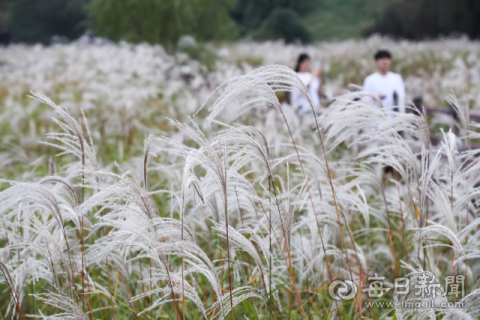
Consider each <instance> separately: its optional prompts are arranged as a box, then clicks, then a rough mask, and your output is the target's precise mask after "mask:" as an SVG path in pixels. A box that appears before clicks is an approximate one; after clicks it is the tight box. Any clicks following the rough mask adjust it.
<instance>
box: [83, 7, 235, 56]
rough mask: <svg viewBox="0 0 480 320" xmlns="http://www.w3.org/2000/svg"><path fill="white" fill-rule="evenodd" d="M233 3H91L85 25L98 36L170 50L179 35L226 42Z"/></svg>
mask: <svg viewBox="0 0 480 320" xmlns="http://www.w3.org/2000/svg"><path fill="white" fill-rule="evenodd" d="M232 3H233V0H142V1H138V0H92V1H91V3H90V5H89V6H88V13H89V25H90V27H91V28H92V29H93V31H94V32H95V33H96V34H98V35H99V36H105V37H108V38H110V39H112V40H115V41H118V40H126V41H129V42H134V43H138V42H143V41H146V42H149V43H162V44H164V45H166V46H167V47H172V46H173V45H175V43H176V42H177V41H178V39H179V38H180V37H181V36H182V35H187V34H188V35H192V36H194V37H195V38H196V39H198V40H200V41H205V40H228V39H231V38H233V37H234V36H235V24H234V22H233V21H232V20H231V18H230V16H229V14H228V12H229V10H230V8H231V5H232Z"/></svg>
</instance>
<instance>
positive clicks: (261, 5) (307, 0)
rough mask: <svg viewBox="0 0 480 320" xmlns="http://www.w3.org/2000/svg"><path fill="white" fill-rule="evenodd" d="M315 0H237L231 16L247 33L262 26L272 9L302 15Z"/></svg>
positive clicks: (312, 5)
mask: <svg viewBox="0 0 480 320" xmlns="http://www.w3.org/2000/svg"><path fill="white" fill-rule="evenodd" d="M317 2H318V1H315V0H238V1H237V3H236V5H235V7H234V8H233V9H232V11H231V16H232V18H233V19H234V20H235V21H236V22H237V23H238V24H239V25H240V26H241V27H242V32H243V33H244V34H248V33H250V32H252V31H254V30H256V29H258V28H260V27H261V26H262V24H263V23H264V21H265V19H267V17H269V16H270V15H271V14H272V13H273V11H274V10H276V9H279V8H288V9H291V10H293V11H294V12H296V13H297V14H300V15H303V14H305V13H307V12H308V11H309V10H310V9H312V8H314V7H315V6H317Z"/></svg>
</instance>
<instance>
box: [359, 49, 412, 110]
mask: <svg viewBox="0 0 480 320" xmlns="http://www.w3.org/2000/svg"><path fill="white" fill-rule="evenodd" d="M374 58H375V64H376V66H377V72H375V73H372V74H371V75H369V76H368V77H367V78H365V81H364V82H363V89H364V90H365V91H368V92H370V93H373V94H374V95H376V96H378V98H379V99H380V101H382V105H383V107H384V108H385V109H386V111H387V116H389V117H391V116H392V111H397V112H403V113H404V112H405V84H404V83H403V79H402V76H401V75H399V74H398V73H394V72H391V71H390V64H391V59H392V55H391V54H390V52H388V51H386V50H379V51H378V52H377V53H376V54H375V56H374Z"/></svg>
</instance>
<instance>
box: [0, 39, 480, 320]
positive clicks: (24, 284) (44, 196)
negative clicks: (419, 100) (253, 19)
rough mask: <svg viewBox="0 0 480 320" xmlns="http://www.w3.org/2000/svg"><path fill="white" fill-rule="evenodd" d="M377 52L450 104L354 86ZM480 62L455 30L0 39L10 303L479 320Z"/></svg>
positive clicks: (94, 312) (430, 96) (103, 314)
mask: <svg viewBox="0 0 480 320" xmlns="http://www.w3.org/2000/svg"><path fill="white" fill-rule="evenodd" d="M378 48H388V49H390V50H391V51H392V53H393V55H394V63H393V69H394V71H396V72H399V73H401V74H402V76H403V77H404V79H405V83H406V88H407V96H408V97H409V98H413V97H415V96H422V97H423V101H424V102H425V104H426V105H429V106H439V107H447V106H448V105H453V106H454V107H453V108H454V109H456V110H457V114H458V117H457V118H456V119H454V118H452V117H446V116H443V117H438V116H435V117H431V116H427V115H425V114H422V113H415V112H414V110H411V111H412V112H410V113H407V114H397V115H395V116H394V117H387V115H386V114H385V112H384V110H383V109H382V108H380V107H379V105H378V102H377V101H376V100H375V99H373V100H368V99H363V98H364V97H365V96H366V95H368V93H365V92H362V91H359V90H358V88H356V87H350V86H349V85H350V84H354V85H361V84H362V82H363V79H364V77H365V76H366V75H368V74H369V73H371V72H372V71H373V68H374V65H373V59H372V54H373V53H374V52H375V50H376V49H378ZM301 52H308V53H310V55H311V56H312V60H319V61H321V62H322V67H323V75H322V79H323V85H324V91H325V92H326V94H327V95H328V96H329V99H328V101H327V99H326V100H325V101H324V110H323V112H322V115H321V116H320V117H318V118H314V117H313V116H312V117H308V116H307V117H304V118H299V117H298V116H297V115H296V113H295V111H294V110H293V109H292V107H291V106H289V105H288V104H287V103H285V102H283V97H284V93H283V92H284V91H285V90H297V91H298V92H301V93H305V88H304V87H303V85H302V84H301V83H300V82H299V80H298V78H296V76H295V74H294V73H293V71H292V70H291V68H292V67H293V64H294V62H295V59H296V57H297V55H298V54H299V53H301ZM479 75H480V43H478V42H472V41H468V40H466V39H446V40H437V41H428V42H416V43H412V42H407V41H402V42H395V41H392V40H389V39H385V38H377V37H374V38H370V39H366V40H362V41H346V42H338V43H325V44H320V45H315V46H308V47H299V46H293V45H288V46H287V45H284V44H281V43H273V42H267V43H237V44H230V45H215V46H214V45H202V46H198V47H189V48H186V49H184V50H183V51H178V52H176V53H175V54H173V55H171V54H167V53H166V52H165V51H164V50H163V48H162V47H160V46H151V45H146V44H140V45H130V44H127V43H120V44H112V43H109V42H105V41H103V40H99V39H98V40H95V41H94V42H87V41H86V40H85V39H83V40H79V41H77V42H75V43H72V44H62V45H53V46H50V47H42V46H23V45H13V46H10V47H8V48H0V83H1V86H0V141H1V142H2V143H1V144H0V166H1V170H0V178H1V181H0V182H1V184H0V188H1V190H2V191H1V192H0V271H1V272H0V302H1V303H0V314H1V316H0V317H1V318H3V319H11V318H18V319H26V318H27V317H30V316H31V317H33V316H35V317H38V318H42V319H137V318H138V319H224V318H227V319H230V318H237V319H380V318H381V317H382V316H383V317H384V318H386V319H434V318H435V319H478V318H479V316H480V308H479V305H480V290H479V283H478V281H477V279H478V276H479V275H480V269H479V263H478V261H479V258H480V250H479V247H480V239H479V235H480V233H479V232H478V230H479V224H480V215H479V209H478V206H479V202H478V196H479V194H480V189H479V187H478V186H479V181H480V175H479V172H480V171H479V169H480V163H479V161H478V152H477V150H475V149H471V148H470V147H471V146H472V145H474V144H475V143H477V142H478V139H479V138H480V135H479V133H478V124H476V123H473V122H471V121H470V119H469V112H470V110H472V111H475V110H480V81H479ZM433 134H435V135H439V136H441V137H442V139H443V140H442V142H441V143H439V144H437V145H433V144H432V143H431V142H430V139H429V137H430V135H433ZM377 275H378V276H379V277H384V278H383V280H382V281H381V283H382V286H383V287H384V288H392V287H394V286H395V279H396V278H404V280H405V279H406V280H405V281H408V283H409V285H408V288H409V289H410V290H409V293H408V294H403V293H402V292H398V291H397V290H389V291H385V292H383V293H382V294H381V295H379V294H378V292H376V291H375V290H373V291H374V293H375V292H376V293H377V294H376V295H375V294H373V293H372V291H369V290H368V289H372V288H377V289H378V287H375V283H376V282H375V279H374V277H375V276H377ZM452 275H454V276H455V278H448V277H449V276H452ZM462 276H463V278H462ZM446 277H447V278H446ZM452 279H454V281H455V282H451V281H450V280H452ZM449 281H450V283H449ZM377 284H378V283H377ZM397 285H398V284H397ZM452 285H453V287H452ZM427 287H428V288H429V289H430V290H427V291H428V292H427V291H425V290H424V289H425V288H427ZM352 288H354V289H355V288H356V290H353V291H354V292H356V295H349V294H350V293H352V290H351V289H352ZM452 288H453V289H452ZM455 288H456V289H458V290H460V289H463V292H460V293H459V294H457V295H456V294H455V292H454V291H452V290H454V289H455ZM362 289H365V290H362ZM424 291H425V292H424ZM460 291H462V290H460ZM452 292H453V293H452ZM341 297H343V298H344V299H343V300H342V299H340V298H341ZM336 298H338V300H337V299H336ZM381 303H384V304H383V305H382V304H381ZM395 303H397V305H394V304H395ZM455 303H458V304H457V305H455V306H453V304H455Z"/></svg>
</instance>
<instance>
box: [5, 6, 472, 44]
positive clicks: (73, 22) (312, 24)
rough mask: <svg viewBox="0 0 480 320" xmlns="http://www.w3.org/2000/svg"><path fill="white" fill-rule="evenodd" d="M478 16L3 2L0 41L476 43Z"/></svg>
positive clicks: (416, 10) (462, 9)
mask: <svg viewBox="0 0 480 320" xmlns="http://www.w3.org/2000/svg"><path fill="white" fill-rule="evenodd" d="M479 16H480V1H477V0H456V1H451V0H261V1H258V0H142V1H134V0H0V41H1V43H3V44H6V43H9V42H24V43H43V44H48V43H50V42H52V41H69V40H74V39H76V38H78V37H80V36H81V35H83V34H85V33H88V34H92V35H95V36H101V37H104V38H109V39H111V40H114V41H119V40H126V41H128V42H131V43H141V42H148V43H151V44H157V43H158V44H162V45H164V46H165V47H166V48H167V50H168V49H170V50H171V49H172V48H174V47H175V46H176V44H177V42H178V40H179V38H180V37H181V36H182V35H187V34H188V35H191V36H193V37H194V38H195V39H196V40H197V41H200V42H202V41H236V40H266V39H284V40H285V42H287V43H292V42H293V43H299V42H301V43H304V44H305V43H315V42H321V41H338V40H344V39H359V38H363V37H366V36H369V35H371V34H374V33H378V34H382V35H388V36H391V37H394V38H403V39H411V40H423V39H432V38H437V37H439V36H452V35H466V36H468V37H469V38H471V39H476V38H478V37H479V36H480V19H478V17H479Z"/></svg>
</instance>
